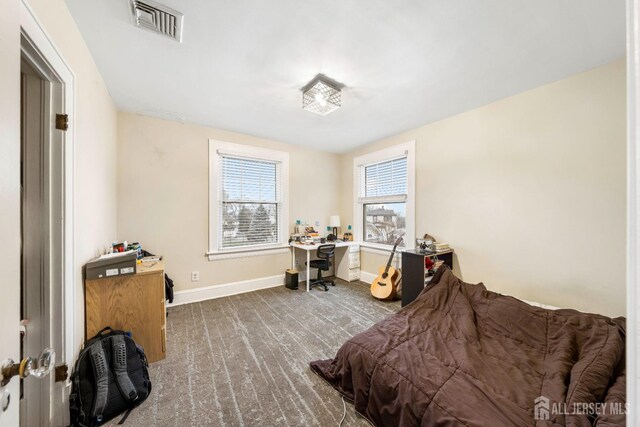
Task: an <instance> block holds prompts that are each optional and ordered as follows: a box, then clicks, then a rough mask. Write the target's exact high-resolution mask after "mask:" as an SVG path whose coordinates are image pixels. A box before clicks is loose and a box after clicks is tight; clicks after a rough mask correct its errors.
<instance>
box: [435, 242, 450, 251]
mask: <svg viewBox="0 0 640 427" xmlns="http://www.w3.org/2000/svg"><path fill="white" fill-rule="evenodd" d="M433 246H435V249H436V252H444V251H448V250H449V244H448V243H434V244H433Z"/></svg>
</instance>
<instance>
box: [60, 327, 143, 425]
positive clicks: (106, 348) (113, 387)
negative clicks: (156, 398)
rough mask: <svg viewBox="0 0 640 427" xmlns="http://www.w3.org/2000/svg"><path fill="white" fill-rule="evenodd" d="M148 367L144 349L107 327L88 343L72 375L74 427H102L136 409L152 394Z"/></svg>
mask: <svg viewBox="0 0 640 427" xmlns="http://www.w3.org/2000/svg"><path fill="white" fill-rule="evenodd" d="M148 367H149V364H148V363H147V358H146V357H145V355H144V351H143V349H142V347H140V346H139V345H137V344H136V343H135V341H134V340H133V339H132V338H131V337H129V336H128V335H126V334H125V333H124V332H123V331H115V330H112V329H111V328H110V327H106V328H104V329H103V330H101V331H100V332H98V334H97V335H96V336H95V337H93V338H91V339H90V340H88V341H87V342H85V344H84V348H83V349H82V351H81V352H80V355H79V356H78V360H77V361H76V365H75V369H74V371H73V373H72V374H71V383H72V388H71V394H70V395H69V409H70V413H71V425H73V426H82V427H93V426H100V425H102V424H104V423H106V422H107V421H109V420H111V419H112V418H114V417H117V416H118V415H120V414H121V413H123V412H125V411H126V414H125V416H124V417H123V418H122V420H121V421H120V424H122V423H124V421H125V420H126V418H127V417H128V416H129V413H130V412H131V410H133V408H135V407H136V406H138V405H140V404H141V403H142V402H144V401H145V399H146V398H147V397H148V396H149V393H151V381H150V380H149V370H148Z"/></svg>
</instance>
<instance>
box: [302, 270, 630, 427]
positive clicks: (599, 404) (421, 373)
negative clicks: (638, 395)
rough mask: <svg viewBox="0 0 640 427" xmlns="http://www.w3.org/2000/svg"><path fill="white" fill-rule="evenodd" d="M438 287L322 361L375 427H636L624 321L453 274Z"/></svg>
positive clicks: (440, 278) (435, 283) (325, 373)
mask: <svg viewBox="0 0 640 427" xmlns="http://www.w3.org/2000/svg"><path fill="white" fill-rule="evenodd" d="M431 283H432V284H431V285H430V286H428V287H427V288H425V290H424V291H423V292H422V293H421V294H420V295H419V296H418V298H417V299H416V300H415V301H414V302H413V303H411V304H409V305H408V306H406V307H404V308H403V309H402V310H400V311H399V312H398V313H397V314H395V315H392V316H390V317H389V318H387V319H385V320H383V321H382V322H380V323H378V324H376V325H374V326H373V327H371V328H370V329H369V330H367V331H365V332H363V333H361V334H359V335H356V336H355V337H353V338H351V339H350V340H349V341H347V342H346V343H345V344H344V345H343V346H342V347H341V348H340V350H338V354H337V355H336V358H335V359H333V360H319V361H315V362H312V363H311V369H313V371H314V372H316V373H317V374H319V375H320V376H321V377H323V378H324V379H325V380H327V381H328V382H329V383H330V384H331V385H332V386H333V387H334V388H335V389H336V390H338V391H339V392H340V393H342V394H343V395H344V396H345V397H346V398H348V399H350V400H353V401H354V405H355V409H356V411H358V412H359V413H360V414H361V415H363V416H364V417H366V418H367V419H369V420H370V421H371V422H372V423H373V424H375V425H378V426H418V425H419V426H446V425H470V426H489V427H494V426H533V425H536V426H543V425H544V426H547V425H549V426H565V425H566V426H591V425H598V426H600V427H604V426H623V425H624V423H625V416H624V410H625V408H624V402H625V377H624V356H625V355H624V348H625V346H624V318H619V319H610V318H608V317H604V316H599V315H594V314H584V313H580V312H577V311H574V310H556V311H553V310H546V309H541V308H536V307H532V306H530V305H528V304H526V303H524V302H522V301H519V300H517V299H515V298H512V297H508V296H503V295H500V294H497V293H494V292H490V291H487V290H486V288H485V287H484V286H483V285H482V284H478V285H471V284H467V283H464V282H462V281H461V280H459V279H458V278H457V277H455V276H454V275H453V273H452V272H451V270H449V269H448V268H444V267H443V268H440V269H439V270H438V272H437V273H436V276H435V277H434V278H433V280H432V282H431ZM541 396H542V397H541ZM539 397H541V398H540V399H538V405H537V411H536V412H534V406H536V405H535V404H534V401H535V400H536V399H537V398H539ZM545 399H548V403H547V401H546V400H545ZM620 412H622V414H620Z"/></svg>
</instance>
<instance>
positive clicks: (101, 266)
mask: <svg viewBox="0 0 640 427" xmlns="http://www.w3.org/2000/svg"><path fill="white" fill-rule="evenodd" d="M130 274H136V253H135V252H133V253H128V254H124V255H119V256H113V257H109V258H96V259H94V260H93V261H89V262H88V263H87V265H86V266H85V276H86V279H87V280H95V279H106V278H107V277H117V276H127V275H130Z"/></svg>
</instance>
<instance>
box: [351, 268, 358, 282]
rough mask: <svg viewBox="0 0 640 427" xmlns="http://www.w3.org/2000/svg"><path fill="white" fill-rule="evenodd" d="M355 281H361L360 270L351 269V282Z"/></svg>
mask: <svg viewBox="0 0 640 427" xmlns="http://www.w3.org/2000/svg"><path fill="white" fill-rule="evenodd" d="M354 280H360V268H359V267H358V268H350V269H349V281H350V282H353V281H354Z"/></svg>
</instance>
